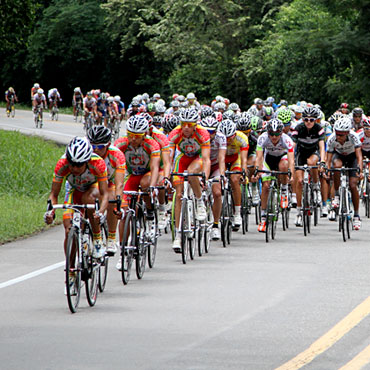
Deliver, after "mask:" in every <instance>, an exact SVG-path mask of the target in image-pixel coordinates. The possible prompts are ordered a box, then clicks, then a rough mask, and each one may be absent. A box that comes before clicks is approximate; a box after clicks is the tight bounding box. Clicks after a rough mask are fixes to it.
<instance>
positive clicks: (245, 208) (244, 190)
mask: <svg viewBox="0 0 370 370" xmlns="http://www.w3.org/2000/svg"><path fill="white" fill-rule="evenodd" d="M241 216H242V232H243V234H245V233H246V232H248V222H249V207H248V186H247V185H245V184H243V185H242V206H241Z"/></svg>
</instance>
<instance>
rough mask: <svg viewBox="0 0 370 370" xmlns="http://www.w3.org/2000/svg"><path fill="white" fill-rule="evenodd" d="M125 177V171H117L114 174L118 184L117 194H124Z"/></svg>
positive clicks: (115, 181)
mask: <svg viewBox="0 0 370 370" xmlns="http://www.w3.org/2000/svg"><path fill="white" fill-rule="evenodd" d="M124 179H125V172H121V171H117V172H116V174H115V176H114V183H115V185H116V196H117V195H120V196H122V192H123V182H124Z"/></svg>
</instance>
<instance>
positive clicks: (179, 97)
mask: <svg viewBox="0 0 370 370" xmlns="http://www.w3.org/2000/svg"><path fill="white" fill-rule="evenodd" d="M176 99H177V100H178V101H179V102H180V103H182V102H183V101H185V96H184V95H179V96H178V97H177V98H176Z"/></svg>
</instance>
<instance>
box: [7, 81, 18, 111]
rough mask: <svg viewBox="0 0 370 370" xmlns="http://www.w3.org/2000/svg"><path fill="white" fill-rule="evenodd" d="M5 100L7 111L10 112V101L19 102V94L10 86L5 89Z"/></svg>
mask: <svg viewBox="0 0 370 370" xmlns="http://www.w3.org/2000/svg"><path fill="white" fill-rule="evenodd" d="M5 101H6V113H7V114H8V115H9V114H10V103H11V102H13V103H14V102H15V101H16V102H18V98H17V95H16V94H15V91H14V89H13V88H12V87H9V89H8V90H6V91H5Z"/></svg>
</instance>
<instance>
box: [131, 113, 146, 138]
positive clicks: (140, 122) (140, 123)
mask: <svg viewBox="0 0 370 370" xmlns="http://www.w3.org/2000/svg"><path fill="white" fill-rule="evenodd" d="M126 129H127V131H130V132H133V133H135V134H142V133H144V132H147V131H148V130H149V122H148V120H147V119H146V118H145V117H144V116H142V115H135V116H132V117H130V118H129V119H128V120H127V123H126Z"/></svg>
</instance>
